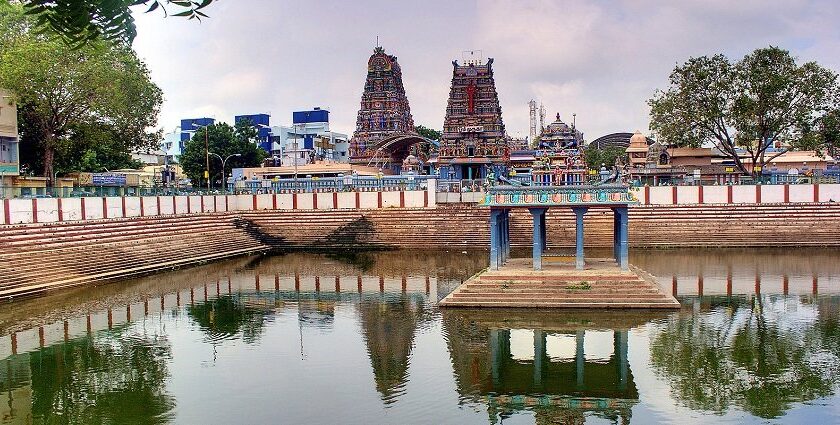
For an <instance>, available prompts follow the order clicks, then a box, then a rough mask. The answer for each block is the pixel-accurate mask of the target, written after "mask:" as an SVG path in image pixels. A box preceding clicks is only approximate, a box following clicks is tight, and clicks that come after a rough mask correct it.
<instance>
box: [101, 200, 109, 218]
mask: <svg viewBox="0 0 840 425" xmlns="http://www.w3.org/2000/svg"><path fill="white" fill-rule="evenodd" d="M102 218H108V198H105V197H103V198H102Z"/></svg>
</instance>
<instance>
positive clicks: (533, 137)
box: [528, 99, 537, 142]
mask: <svg viewBox="0 0 840 425" xmlns="http://www.w3.org/2000/svg"><path fill="white" fill-rule="evenodd" d="M528 109H529V112H530V116H531V129H530V130H531V131H530V133H529V135H530V138H531V139H530V140H531V142H533V141H534V140H537V102H536V101H535V100H534V99H531V101H530V102H528Z"/></svg>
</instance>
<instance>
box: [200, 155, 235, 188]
mask: <svg viewBox="0 0 840 425" xmlns="http://www.w3.org/2000/svg"><path fill="white" fill-rule="evenodd" d="M209 153H210V155H215V156H216V158H219V160H221V161H222V193H225V194H226V193H227V182H226V181H225V178H226V177H227V176H226V175H225V164H227V161H228V160H229V159H231V158H232V157H234V156H242V154H238V153H234V154H230V155H228V156H227V157H225V158H222V156H221V155H219V154H217V153H213V152H209ZM208 169H209V168H208Z"/></svg>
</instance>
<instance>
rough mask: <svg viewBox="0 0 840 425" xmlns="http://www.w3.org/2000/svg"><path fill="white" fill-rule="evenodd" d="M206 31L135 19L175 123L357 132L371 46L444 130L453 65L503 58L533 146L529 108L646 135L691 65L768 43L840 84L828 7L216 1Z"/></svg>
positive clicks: (586, 126) (512, 125)
mask: <svg viewBox="0 0 840 425" xmlns="http://www.w3.org/2000/svg"><path fill="white" fill-rule="evenodd" d="M207 12H208V13H209V14H210V15H211V17H210V18H209V19H205V20H203V21H202V22H201V23H199V24H196V23H195V22H194V21H186V20H181V19H177V18H166V19H164V18H163V17H162V16H161V15H158V14H152V15H143V14H138V15H139V16H138V17H137V19H138V27H139V28H138V30H139V34H140V35H139V36H138V39H137V41H136V43H135V48H136V50H137V51H138V53H139V54H140V56H141V57H143V58H144V59H145V60H146V61H147V62H148V63H149V66H150V68H151V70H152V77H153V79H154V80H155V81H156V82H157V83H158V84H159V85H160V86H161V87H162V88H163V90H164V93H165V97H166V101H165V104H164V107H163V111H162V116H161V120H160V122H161V123H162V124H163V125H164V126H166V127H167V128H172V127H174V126H175V125H177V123H178V120H179V119H181V118H186V117H191V116H196V115H207V114H209V115H213V116H215V117H216V118H217V119H220V120H227V121H232V120H233V115H236V114H245V113H258V112H271V113H272V122H274V123H288V122H289V121H291V112H292V111H294V110H300V109H305V108H310V107H314V106H321V107H327V108H330V110H331V120H332V127H333V129H334V130H336V131H341V132H346V133H352V130H353V129H354V128H355V119H356V112H357V109H358V105H359V100H360V97H361V93H362V87H363V84H364V78H365V73H366V63H367V58H368V56H369V55H370V54H371V53H372V49H373V47H374V45H375V40H376V37H377V36H379V37H380V43H381V44H382V46H383V47H384V48H385V49H386V51H388V52H389V53H391V54H394V55H396V56H397V57H398V58H399V62H400V65H401V66H402V69H403V79H404V83H405V86H406V92H407V94H408V98H409V102H410V104H411V110H412V113H413V115H414V120H415V122H416V123H418V124H423V125H427V126H431V127H435V128H440V127H442V125H443V116H444V109H445V107H446V101H447V96H448V93H449V85H450V79H451V72H452V68H451V65H450V62H451V61H452V60H453V59H458V58H460V56H461V51H463V50H471V49H481V50H483V52H484V54H485V56H488V57H493V58H494V59H495V63H494V69H495V71H496V86H497V90H498V92H499V97H500V100H501V103H502V111H503V118H504V121H505V125H506V127H507V130H508V132H509V133H510V134H518V135H525V134H527V133H528V101H529V100H530V99H532V98H533V99H535V100H537V101H541V102H542V103H543V104H544V105H545V106H546V109H547V115H548V117H553V116H554V113H555V112H559V113H560V114H561V116H562V118H563V119H564V120H566V121H570V120H571V116H572V113H576V114H577V125H578V128H580V129H581V130H582V131H584V132H585V134H586V138H587V139H588V140H593V139H595V138H597V137H599V136H601V135H604V134H607V133H611V132H616V131H632V130H635V129H642V130H643V131H644V130H645V129H646V128H647V126H648V108H647V106H646V103H645V101H646V100H647V99H648V98H649V97H650V96H651V95H652V94H653V92H654V90H656V89H657V88H664V86H665V84H666V82H667V77H668V74H669V73H670V71H671V69H673V67H674V65H676V64H678V63H682V62H684V61H685V60H686V59H688V58H689V57H691V56H698V55H707V54H714V53H725V54H727V55H729V56H730V57H732V58H739V57H741V56H743V55H744V54H746V53H748V52H750V51H752V50H753V49H755V48H759V47H764V46H767V45H769V44H773V45H778V46H781V47H783V48H787V49H789V50H791V51H792V52H793V54H794V55H796V56H798V57H799V58H800V59H801V60H816V61H817V62H819V63H820V64H822V65H823V66H827V67H830V68H832V69H834V70H835V71H840V29H838V26H837V25H836V24H835V22H838V21H840V5H838V4H836V3H835V2H833V1H829V0H826V1H806V0H797V1H757V0H747V1H731V0H726V1H722V0H709V1H701V0H690V1H680V2H670V1H645V0H615V1H603V2H585V1H551V0H542V1H502V0H481V1H477V0H476V1H473V2H453V1H439V0H431V1H422V2H387V1H366V0H357V1H354V2H344V1H325V2H297V1H296V2H291V1H271V0H238V1H235V2H232V1H220V2H218V3H214V4H213V5H212V6H211V7H210V8H208V9H207Z"/></svg>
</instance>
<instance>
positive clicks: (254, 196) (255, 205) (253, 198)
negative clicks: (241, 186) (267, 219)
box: [251, 195, 257, 211]
mask: <svg viewBox="0 0 840 425" xmlns="http://www.w3.org/2000/svg"><path fill="white" fill-rule="evenodd" d="M251 198H252V199H251V203H252V205H253V206H254V207H253V210H254V211H256V210H257V195H251Z"/></svg>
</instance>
